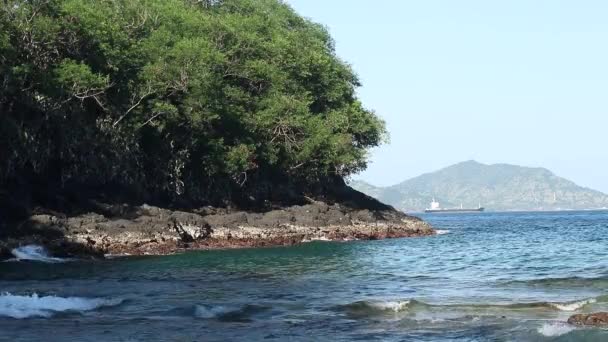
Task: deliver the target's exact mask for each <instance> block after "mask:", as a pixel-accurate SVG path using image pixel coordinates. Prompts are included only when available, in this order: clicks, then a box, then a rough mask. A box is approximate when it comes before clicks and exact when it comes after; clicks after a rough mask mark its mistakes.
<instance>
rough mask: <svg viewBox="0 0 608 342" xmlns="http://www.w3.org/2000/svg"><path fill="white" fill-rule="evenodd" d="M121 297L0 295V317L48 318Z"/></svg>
mask: <svg viewBox="0 0 608 342" xmlns="http://www.w3.org/2000/svg"><path fill="white" fill-rule="evenodd" d="M120 303H122V299H108V298H82V297H57V296H39V295H38V294H36V293H34V294H31V295H13V294H11V293H4V294H2V295H0V317H11V318H16V319H23V318H29V317H44V318H49V317H51V316H53V315H54V314H55V313H59V312H70V311H74V312H84V311H91V310H95V309H97V308H100V307H103V306H115V305H119V304H120Z"/></svg>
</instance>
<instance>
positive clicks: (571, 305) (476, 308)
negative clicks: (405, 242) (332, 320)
mask: <svg viewBox="0 0 608 342" xmlns="http://www.w3.org/2000/svg"><path fill="white" fill-rule="evenodd" d="M605 301H608V296H600V297H596V298H588V299H583V300H577V301H570V302H524V303H510V304H484V303H482V304H477V303H471V304H429V303H425V302H422V301H419V300H414V299H408V300H397V301H358V302H354V303H350V304H347V305H342V306H339V307H338V309H339V310H341V311H344V312H346V313H347V314H349V315H352V316H373V315H383V314H391V313H400V312H418V311H443V312H445V311H450V310H455V311H458V312H471V311H473V312H486V313H487V312H488V310H491V311H496V312H497V313H499V312H505V311H522V310H551V311H567V312H572V311H578V310H581V309H583V308H584V307H585V306H587V305H590V304H594V303H598V302H605Z"/></svg>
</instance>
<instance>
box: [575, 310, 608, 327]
mask: <svg viewBox="0 0 608 342" xmlns="http://www.w3.org/2000/svg"><path fill="white" fill-rule="evenodd" d="M568 323H570V324H574V325H580V326H593V327H608V312H596V313H590V314H577V315H572V316H570V318H568Z"/></svg>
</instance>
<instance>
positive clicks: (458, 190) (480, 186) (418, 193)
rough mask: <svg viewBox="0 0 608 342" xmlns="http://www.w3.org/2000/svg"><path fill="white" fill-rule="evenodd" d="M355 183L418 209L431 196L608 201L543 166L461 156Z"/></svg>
mask: <svg viewBox="0 0 608 342" xmlns="http://www.w3.org/2000/svg"><path fill="white" fill-rule="evenodd" d="M351 186H353V187H354V188H356V189H359V190H360V191H362V192H365V193H367V194H369V195H371V196H374V197H375V198H377V199H379V200H381V201H383V202H385V203H389V204H391V205H393V206H395V207H397V208H399V209H401V210H406V211H420V210H423V209H424V208H426V207H428V205H429V203H430V201H431V200H432V199H433V198H435V199H436V200H437V201H438V202H440V203H441V205H442V206H443V207H457V206H460V204H461V203H462V204H463V205H464V206H465V207H477V206H478V205H479V204H481V205H482V206H484V207H486V208H488V209H490V210H551V209H590V208H602V207H608V195H606V194H603V193H601V192H599V191H594V190H591V189H588V188H584V187H581V186H578V185H576V184H575V183H573V182H571V181H569V180H567V179H564V178H561V177H558V176H556V175H555V174H553V173H552V172H551V171H549V170H547V169H543V168H528V167H521V166H516V165H508V164H495V165H484V164H481V163H478V162H475V161H468V162H463V163H460V164H456V165H453V166H450V167H447V168H444V169H441V170H439V171H436V172H432V173H427V174H423V175H421V176H418V177H415V178H412V179H409V180H407V181H405V182H402V183H400V184H397V185H394V186H390V187H386V188H379V187H373V186H370V185H369V184H363V183H361V182H354V183H352V184H351Z"/></svg>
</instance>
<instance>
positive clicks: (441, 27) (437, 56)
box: [286, 0, 608, 193]
mask: <svg viewBox="0 0 608 342" xmlns="http://www.w3.org/2000/svg"><path fill="white" fill-rule="evenodd" d="M286 2H287V3H288V4H290V5H291V6H292V7H293V8H294V9H295V10H296V11H297V12H298V13H300V14H301V15H303V16H305V17H308V18H310V19H311V20H313V21H315V22H318V23H321V24H323V25H325V26H326V27H327V28H328V29H329V31H330V33H331V34H332V36H333V38H334V40H335V42H336V53H337V55H338V56H339V57H340V58H341V59H343V60H344V61H346V62H348V63H349V64H350V65H351V66H352V67H353V69H354V70H355V72H356V73H357V74H358V75H359V77H360V79H361V82H362V84H363V86H362V87H361V88H360V89H359V90H358V95H359V97H360V99H361V100H362V102H363V103H364V105H365V106H366V107H367V108H369V109H373V110H374V111H375V112H376V114H377V115H379V116H380V117H381V118H383V119H384V120H385V121H386V124H387V128H388V131H389V132H390V136H391V138H390V143H389V144H385V145H383V146H381V147H379V148H376V149H374V150H372V151H371V153H370V164H369V167H368V169H367V170H366V171H364V172H363V173H361V174H359V175H356V176H355V177H353V178H354V179H363V180H365V181H368V182H370V183H372V184H374V185H382V186H385V185H392V184H396V183H399V182H401V181H403V180H406V179H408V178H411V177H415V176H418V175H420V174H422V173H425V172H431V171H434V170H437V169H440V168H442V167H445V166H449V165H451V164H454V163H458V162H461V161H465V160H471V159H474V160H477V161H479V162H482V163H488V164H493V163H510V164H517V165H522V166H532V167H545V168H548V169H550V170H551V171H553V172H554V173H556V174H557V175H558V176H561V177H565V178H568V179H570V180H573V181H574V182H576V183H577V184H579V185H583V186H587V187H591V188H594V189H597V190H600V191H603V192H606V193H608V139H607V135H608V20H606V18H607V16H608V1H599V0H598V1H588V0H579V1H574V0H570V1H561V0H536V1H530V0H510V1H487V0H478V1H472V0H461V1H452V0H443V1H440V0H423V1H421V0H375V1H369V0H286Z"/></svg>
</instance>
